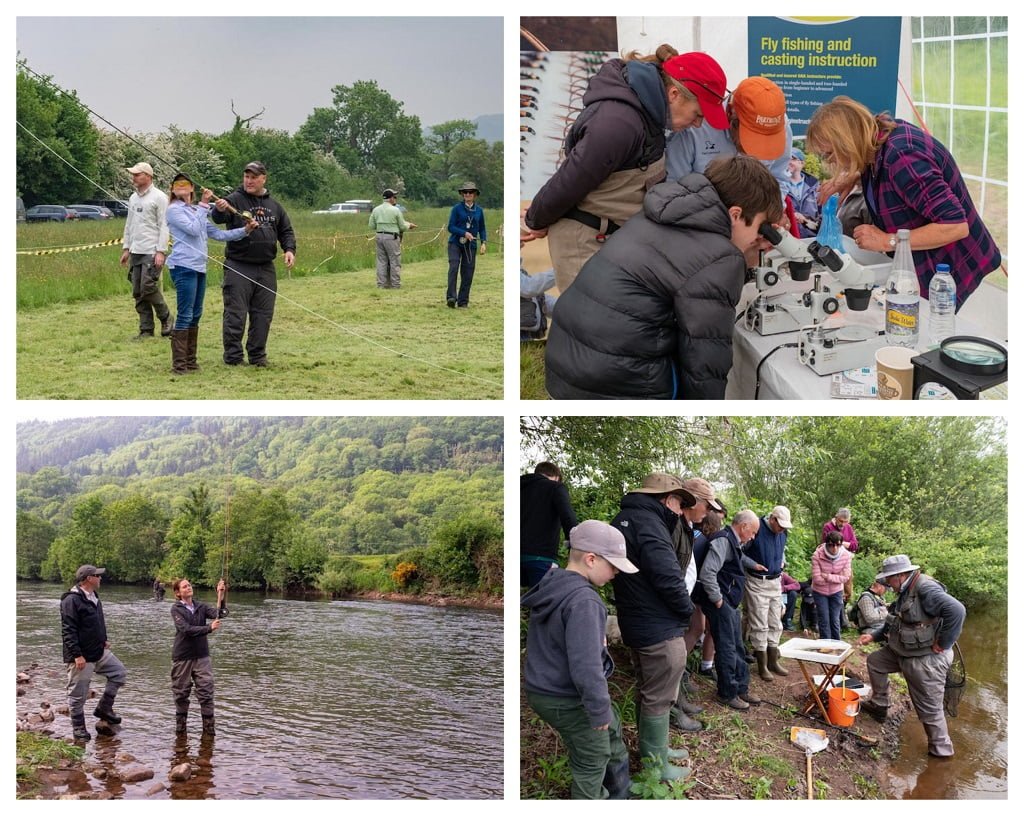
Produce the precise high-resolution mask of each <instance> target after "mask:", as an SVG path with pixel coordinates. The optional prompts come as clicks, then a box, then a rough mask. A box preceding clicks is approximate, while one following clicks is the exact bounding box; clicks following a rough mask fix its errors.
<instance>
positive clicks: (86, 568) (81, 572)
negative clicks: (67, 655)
mask: <svg viewBox="0 0 1024 816" xmlns="http://www.w3.org/2000/svg"><path fill="white" fill-rule="evenodd" d="M138 172H142V171H141V170H140V171H138ZM105 572H106V570H105V569H103V568H102V567H94V566H93V565H92V564H82V566H80V567H79V568H78V572H76V573H75V583H76V584H80V583H82V581H84V580H85V579H86V578H91V577H92V576H93V575H103V573H105Z"/></svg>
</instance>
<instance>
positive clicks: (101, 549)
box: [40, 496, 110, 583]
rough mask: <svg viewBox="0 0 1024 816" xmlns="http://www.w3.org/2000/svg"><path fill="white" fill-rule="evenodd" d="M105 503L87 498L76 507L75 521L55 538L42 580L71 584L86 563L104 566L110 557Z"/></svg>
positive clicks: (73, 514)
mask: <svg viewBox="0 0 1024 816" xmlns="http://www.w3.org/2000/svg"><path fill="white" fill-rule="evenodd" d="M107 533H108V528H107V519H106V514H105V513H104V508H103V502H102V501H100V499H98V498H96V497H95V496H86V497H84V498H83V499H81V500H80V501H79V502H78V503H77V504H76V505H75V509H74V510H73V512H72V514H71V522H70V523H69V524H68V525H67V528H66V529H65V530H62V531H61V534H60V535H59V536H57V538H56V539H54V542H53V544H52V545H51V547H50V552H49V553H48V554H47V556H46V560H45V561H44V562H43V564H42V567H41V570H40V571H41V573H42V577H43V578H45V579H47V580H61V581H63V582H65V583H69V582H71V581H73V580H74V577H75V572H76V571H77V570H78V568H79V567H80V566H81V565H82V564H95V565H97V566H103V565H104V562H105V561H106V560H107V558H108V557H109V555H110V550H109V548H108V547H107V545H106V542H107V540H108V536H107Z"/></svg>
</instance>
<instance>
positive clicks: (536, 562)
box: [519, 556, 558, 589]
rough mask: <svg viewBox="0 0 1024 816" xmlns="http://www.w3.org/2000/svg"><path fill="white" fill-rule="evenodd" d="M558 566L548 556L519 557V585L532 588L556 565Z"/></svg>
mask: <svg viewBox="0 0 1024 816" xmlns="http://www.w3.org/2000/svg"><path fill="white" fill-rule="evenodd" d="M556 566H558V565H557V564H556V563H555V562H554V561H551V560H549V559H547V558H538V557H535V556H530V557H528V558H520V559H519V586H524V587H526V588H527V589H532V588H533V587H535V586H537V584H539V583H540V579H541V578H543V577H544V576H545V575H547V574H548V572H549V571H550V570H551V569H553V568H554V567H556Z"/></svg>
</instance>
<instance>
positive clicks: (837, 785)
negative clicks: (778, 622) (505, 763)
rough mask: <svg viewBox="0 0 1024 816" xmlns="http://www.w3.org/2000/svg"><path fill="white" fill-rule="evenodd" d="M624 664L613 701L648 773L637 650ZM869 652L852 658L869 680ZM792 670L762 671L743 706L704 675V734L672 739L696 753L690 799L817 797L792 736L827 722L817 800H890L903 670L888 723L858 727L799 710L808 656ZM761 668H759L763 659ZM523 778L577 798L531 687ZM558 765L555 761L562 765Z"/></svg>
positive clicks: (622, 652)
mask: <svg viewBox="0 0 1024 816" xmlns="http://www.w3.org/2000/svg"><path fill="white" fill-rule="evenodd" d="M610 648H611V650H612V656H613V658H614V660H615V665H616V671H615V674H614V675H613V676H612V678H611V679H610V680H609V687H610V689H611V692H612V700H613V703H614V704H616V705H618V706H619V708H620V711H621V712H622V719H623V721H624V723H623V737H624V739H625V742H626V747H627V748H628V749H629V751H630V773H631V774H632V776H633V777H634V778H636V776H637V775H638V774H639V773H640V771H641V763H640V759H639V752H638V745H637V732H636V722H635V720H636V717H635V710H636V709H635V703H634V694H635V675H634V673H633V670H632V667H631V666H630V656H629V650H628V649H626V648H624V647H622V646H621V645H620V646H615V645H613V646H611V647H610ZM867 653H868V652H867V651H866V650H863V649H862V650H858V651H857V652H856V653H855V654H854V655H853V656H852V657H851V658H850V659H849V661H847V667H848V669H847V676H848V678H850V679H851V682H852V681H853V680H856V679H866V677H867V669H866V665H865V660H866V655H867ZM783 665H784V667H785V668H787V669H789V676H788V677H776V678H775V679H774V681H772V682H770V683H769V682H765V681H763V680H761V679H760V678H759V677H758V676H757V675H756V671H755V673H754V674H753V675H752V677H751V681H750V690H751V691H752V692H753V693H755V694H756V695H757V696H759V697H761V698H762V699H763V700H764V702H763V703H762V704H761V705H757V706H751V708H750V709H749V710H747V711H734V710H733V709H731V708H727V707H725V706H723V705H721V704H720V703H718V702H716V700H715V691H716V689H715V685H714V683H713V682H712V681H711V679H710V678H707V677H694V678H693V679H694V682H695V685H696V686H697V687H698V693H697V695H696V696H695V698H694V700H693V701H694V702H696V703H697V704H698V705H701V706H703V707H704V711H703V713H701V714H699V715H697V719H698V720H700V721H701V722H702V723H703V724H704V730H703V731H701V732H697V733H693V734H687V733H683V732H680V731H678V730H676V729H675V728H673V729H672V731H671V735H670V743H671V745H672V746H673V747H685V748H687V749H688V750H689V752H690V757H689V759H688V760H683V761H681V762H680V764H683V765H687V766H689V767H690V769H691V772H692V773H691V776H690V779H691V780H693V784H692V786H691V787H690V789H689V790H688V791H687V794H686V795H687V798H689V799H807V798H808V796H807V793H808V791H807V766H806V758H805V754H804V751H803V749H801V748H798V747H797V746H795V745H793V744H792V743H791V742H790V736H789V732H790V728H791V727H792V726H803V727H808V728H823V729H824V730H825V731H826V733H827V734H828V737H829V746H828V748H826V749H825V750H824V751H821V752H819V753H816V754H815V755H814V756H813V759H812V783H811V787H812V789H813V793H814V798H815V799H883V798H886V797H887V796H888V795H889V794H890V793H891V791H888V790H887V789H886V787H885V786H886V782H885V780H886V774H885V769H886V768H887V767H888V766H889V764H890V763H891V762H892V760H893V759H894V758H895V756H896V754H897V751H898V748H899V729H900V726H901V724H902V722H903V720H904V719H905V718H906V716H907V714H908V711H909V701H908V698H907V697H906V694H905V693H904V689H905V686H904V685H903V683H902V678H900V677H899V676H898V675H893V676H892V680H893V683H892V694H891V699H892V705H891V706H890V713H889V717H888V719H887V720H886V722H885V723H884V725H883V724H880V723H878V722H876V721H875V720H873V719H872V718H871V717H869V716H867V715H866V714H861V715H860V716H858V717H857V719H856V721H855V723H854V725H853V726H851V727H850V728H849V729H840V728H834V727H828V726H826V725H825V724H824V723H823V721H822V720H821V717H820V715H817V716H814V715H815V714H816V711H814V712H812V713H811V716H808V717H805V716H801V715H800V714H799V713H798V711H799V710H800V709H802V708H803V707H804V705H805V703H806V702H807V701H808V700H809V693H808V689H807V684H806V683H805V681H804V677H803V674H802V673H801V671H800V667H799V664H798V663H796V662H795V661H792V660H784V661H783ZM755 670H756V667H755ZM520 702H521V710H520V744H521V755H520V785H521V795H522V798H524V799H534V798H568V796H569V773H568V769H567V767H564V763H563V764H561V765H559V764H557V758H558V757H559V756H564V754H565V750H564V747H563V745H562V743H561V740H560V739H559V738H558V735H557V733H556V732H555V731H554V730H553V729H552V728H550V727H549V726H547V725H546V724H545V723H544V722H542V721H541V720H540V719H539V718H538V717H537V716H536V714H535V713H534V712H533V710H532V709H531V708H530V707H529V705H528V704H527V702H526V697H525V693H523V694H521V701H520ZM552 763H555V764H552Z"/></svg>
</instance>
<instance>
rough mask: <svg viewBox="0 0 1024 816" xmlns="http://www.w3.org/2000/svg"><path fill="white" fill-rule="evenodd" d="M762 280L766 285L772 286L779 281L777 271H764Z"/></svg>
mask: <svg viewBox="0 0 1024 816" xmlns="http://www.w3.org/2000/svg"><path fill="white" fill-rule="evenodd" d="M764 282H765V284H767V285H768V286H774V285H775V284H777V283H778V282H779V273H778V272H776V271H775V270H774V269H773V270H771V271H769V272H765V273H764Z"/></svg>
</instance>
